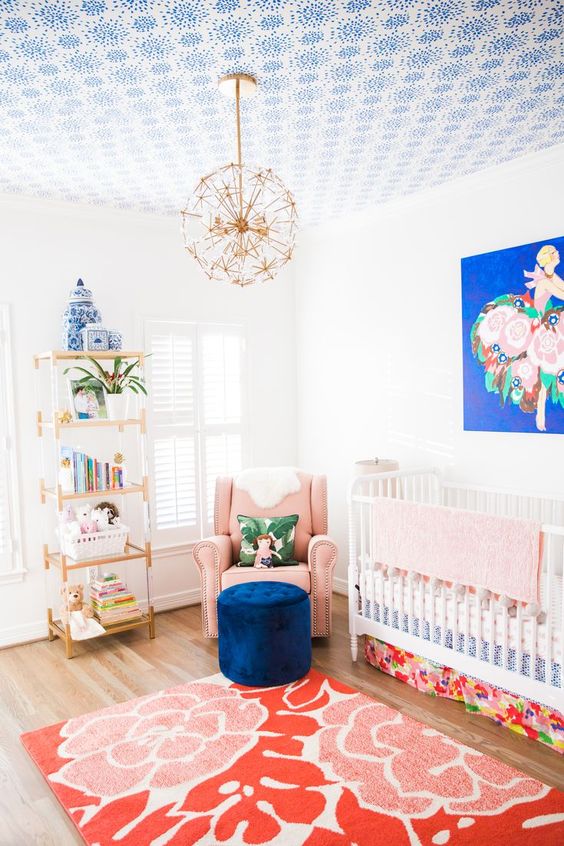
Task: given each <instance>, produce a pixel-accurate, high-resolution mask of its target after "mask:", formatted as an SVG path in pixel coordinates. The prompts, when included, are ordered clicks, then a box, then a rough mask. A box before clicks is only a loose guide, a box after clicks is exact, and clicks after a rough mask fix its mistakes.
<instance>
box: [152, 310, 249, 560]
mask: <svg viewBox="0 0 564 846" xmlns="http://www.w3.org/2000/svg"><path fill="white" fill-rule="evenodd" d="M174 326H179V327H186V328H187V329H189V330H191V331H192V332H193V337H194V343H195V347H196V349H195V358H196V366H195V385H194V396H195V419H194V427H193V431H194V435H195V440H196V446H195V449H196V455H195V467H196V471H197V478H196V486H197V491H198V493H197V498H198V514H197V525H196V528H195V535H196V536H195V537H189V538H187V539H186V540H184V541H182V540H180V539H179V535H180V534H181V533H183V532H184V533H186V529H183V528H176V529H160V530H159V529H157V526H156V494H155V473H154V442H155V428H156V424H155V423H154V420H153V418H152V407H151V397H150V396H149V403H148V406H149V408H148V411H149V424H150V425H149V431H148V445H149V450H148V452H149V456H148V458H149V468H150V479H149V490H150V513H151V518H152V519H151V535H152V540H153V542H154V546H153V549H154V550H163V551H166V550H167V549H171V550H177V549H181V548H183V549H190V548H192V547H193V546H194V545H195V544H196V543H197V542H198V540H200V539H201V538H203V537H207V536H209V535H213V519H212V522H211V523H209V524H208V522H207V514H206V485H205V457H204V456H203V444H204V435H205V433H206V431H209V428H210V427H209V426H206V425H205V424H203V422H202V419H201V413H202V412H201V404H202V394H201V391H202V387H203V384H202V380H201V377H200V374H201V361H202V358H201V356H202V343H201V337H202V334H203V332H204V331H205V330H209V329H212V330H213V329H219V330H226V331H227V332H228V331H229V330H230V329H231V330H234V332H235V333H236V334H237V335H238V336H239V337H240V340H241V372H242V376H241V383H240V384H241V423H240V424H235V425H236V428H237V429H238V431H239V432H240V435H241V462H242V466H243V467H245V466H248V465H249V462H250V460H251V441H250V431H251V420H250V415H249V408H250V395H251V394H250V385H251V378H250V368H249V360H250V359H249V354H248V346H249V344H248V332H247V324H246V322H244V321H241V322H240V323H236V322H221V321H203V320H202V321H191V320H178V319H174V318H160V317H145V318H143V322H142V334H143V341H144V347H145V349H146V352H147V354H150V353H151V335H152V334H153V333H154V332H155V331H158V327H162V328H163V329H165V331H166V329H169V330H172V327H174ZM149 363H150V358H149ZM149 366H150V365H149ZM149 389H150V386H149ZM232 425H233V424H226V425H225V427H223V428H222V427H221V424H218V429H219V430H220V431H221V432H228V431H229V429H230V427H231V426H232ZM189 531H190V530H189V529H188V532H189Z"/></svg>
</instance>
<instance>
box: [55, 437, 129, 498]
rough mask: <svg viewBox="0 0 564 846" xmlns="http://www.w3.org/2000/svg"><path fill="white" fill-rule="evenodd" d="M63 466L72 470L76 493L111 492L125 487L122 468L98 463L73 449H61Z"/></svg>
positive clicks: (96, 460)
mask: <svg viewBox="0 0 564 846" xmlns="http://www.w3.org/2000/svg"><path fill="white" fill-rule="evenodd" d="M63 462H64V464H63ZM61 466H65V467H68V468H69V469H70V471H71V474H72V487H73V488H74V492H75V493H89V492H90V491H109V490H113V489H116V488H123V487H124V478H123V476H124V474H123V467H122V466H120V465H113V464H111V463H110V462H109V461H98V459H97V458H92V456H90V455H86V453H84V452H78V451H77V450H74V449H71V447H61Z"/></svg>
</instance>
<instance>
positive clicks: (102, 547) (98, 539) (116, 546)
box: [61, 525, 129, 561]
mask: <svg viewBox="0 0 564 846" xmlns="http://www.w3.org/2000/svg"><path fill="white" fill-rule="evenodd" d="M128 534H129V528H128V527H127V526H123V525H120V526H116V527H112V528H107V529H103V530H102V531H98V532H88V533H83V534H80V535H75V536H71V535H69V534H67V533H65V532H61V552H62V553H63V554H64V555H68V557H69V558H72V559H73V561H86V560H88V559H89V558H104V557H106V556H110V555H123V553H124V551H125V544H126V542H127V536H128Z"/></svg>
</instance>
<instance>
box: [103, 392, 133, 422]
mask: <svg viewBox="0 0 564 846" xmlns="http://www.w3.org/2000/svg"><path fill="white" fill-rule="evenodd" d="M106 408H107V409H108V417H109V418H110V420H127V414H128V409H129V394H126V393H123V394H106Z"/></svg>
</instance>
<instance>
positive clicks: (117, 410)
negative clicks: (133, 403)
mask: <svg viewBox="0 0 564 846" xmlns="http://www.w3.org/2000/svg"><path fill="white" fill-rule="evenodd" d="M86 360H87V361H89V362H90V364H92V365H93V367H94V373H93V372H92V371H91V370H87V369H86V368H85V367H78V366H76V365H75V366H74V367H69V368H67V369H66V370H65V373H68V372H69V370H78V371H79V372H81V373H84V374H85V375H84V376H82V377H81V378H80V379H77V383H78V384H79V385H82V387H84V388H91V387H96V386H97V387H102V388H103V390H104V392H105V398H106V408H107V410H108V417H109V418H110V420H125V419H127V413H128V405H129V396H130V392H131V393H134V394H139V393H142V394H145V396H147V390H146V388H145V382H144V379H143V378H142V376H140V375H139V371H138V368H139V359H137V360H136V361H133V362H130V363H129V364H128V362H127V360H124V359H122V358H119V356H118V357H117V358H115V359H114V365H113V370H104V368H103V367H102V365H101V364H100V363H99V362H98V361H97V360H96V359H95V358H91V357H90V356H86Z"/></svg>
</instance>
